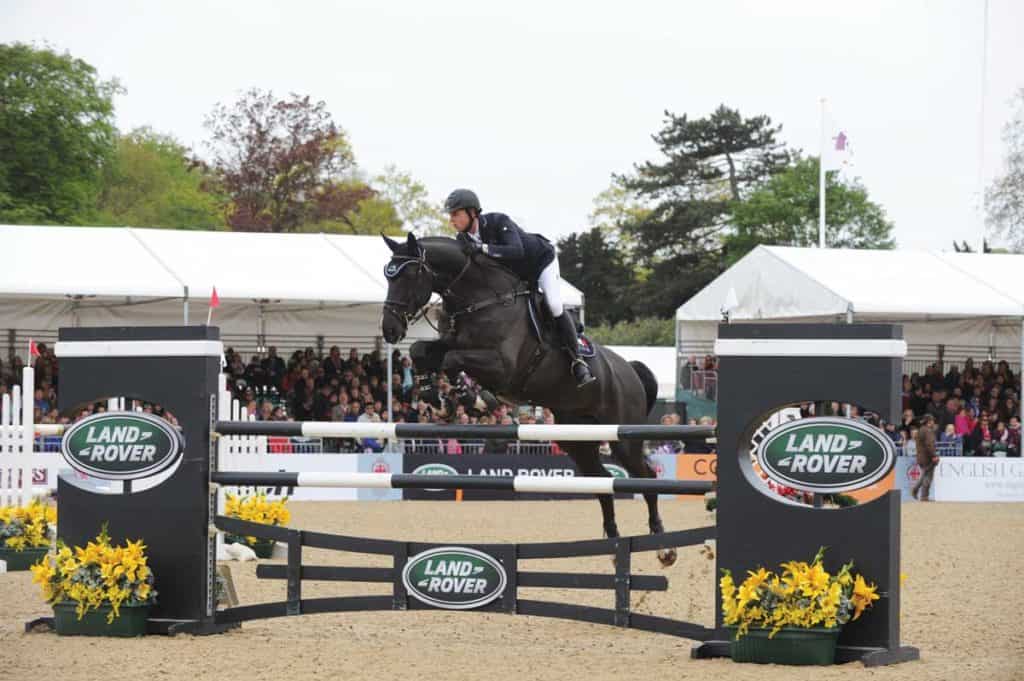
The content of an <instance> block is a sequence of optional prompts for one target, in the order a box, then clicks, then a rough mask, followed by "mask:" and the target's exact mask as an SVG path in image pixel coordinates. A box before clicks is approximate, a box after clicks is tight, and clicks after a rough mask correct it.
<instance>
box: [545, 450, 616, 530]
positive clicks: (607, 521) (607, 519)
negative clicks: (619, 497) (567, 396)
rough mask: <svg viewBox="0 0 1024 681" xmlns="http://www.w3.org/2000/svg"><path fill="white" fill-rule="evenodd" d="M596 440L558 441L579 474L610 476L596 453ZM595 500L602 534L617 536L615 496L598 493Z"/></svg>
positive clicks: (596, 476)
mask: <svg viewBox="0 0 1024 681" xmlns="http://www.w3.org/2000/svg"><path fill="white" fill-rule="evenodd" d="M597 445H598V443H596V442H564V443H563V442H559V443H558V446H559V447H561V448H562V449H564V450H565V451H566V453H567V454H569V456H570V457H572V460H573V462H575V464H576V469H577V470H578V471H579V472H580V475H584V476H587V477H595V478H598V477H611V473H609V472H608V469H607V468H605V467H604V466H603V465H601V459H600V457H599V456H598V453H597ZM597 501H598V502H599V503H600V504H601V517H602V519H603V521H604V535H605V536H606V537H609V538H614V537H618V536H619V527H618V525H617V524H616V523H615V498H614V495H612V494H598V495H597Z"/></svg>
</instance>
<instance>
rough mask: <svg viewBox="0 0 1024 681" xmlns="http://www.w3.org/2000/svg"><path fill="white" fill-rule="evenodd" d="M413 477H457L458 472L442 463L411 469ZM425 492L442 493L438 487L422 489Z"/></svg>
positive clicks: (427, 464) (426, 464)
mask: <svg viewBox="0 0 1024 681" xmlns="http://www.w3.org/2000/svg"><path fill="white" fill-rule="evenodd" d="M412 474H413V475H458V474H459V472H458V471H457V470H455V469H454V468H452V467H451V466H449V465H448V464H444V463H425V464H423V465H422V466H418V467H416V468H414V469H413V471H412ZM424 491H426V492H443V491H444V490H443V489H441V488H440V487H430V488H424Z"/></svg>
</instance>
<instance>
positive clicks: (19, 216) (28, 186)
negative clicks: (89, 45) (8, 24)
mask: <svg viewBox="0 0 1024 681" xmlns="http://www.w3.org/2000/svg"><path fill="white" fill-rule="evenodd" d="M121 91H122V90H121V88H120V86H119V84H118V83H117V81H116V80H106V81H104V80H100V78H99V77H98V76H97V73H96V69H95V68H93V67H92V66H91V65H89V64H88V63H86V62H84V61H82V60H81V59H75V58H74V57H72V56H71V55H70V54H67V53H64V54H57V53H56V52H54V51H53V50H51V49H46V48H43V49H39V48H35V47H32V46H29V45H24V44H21V43H13V44H0V221H3V222H14V223H22V224H24V223H55V224H71V223H75V222H80V221H85V220H89V219H90V218H91V217H92V210H93V207H94V206H95V205H96V196H97V194H98V191H99V185H100V174H101V171H102V168H103V166H104V164H105V163H106V162H107V161H108V160H109V159H110V157H111V156H112V155H113V153H114V142H115V138H116V130H115V128H114V104H113V97H114V95H115V94H117V93H119V92H121Z"/></svg>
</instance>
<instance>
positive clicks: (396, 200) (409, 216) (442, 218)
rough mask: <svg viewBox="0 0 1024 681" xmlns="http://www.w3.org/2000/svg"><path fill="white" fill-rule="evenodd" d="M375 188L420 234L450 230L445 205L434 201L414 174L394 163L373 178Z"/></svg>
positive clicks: (401, 217) (408, 224)
mask: <svg viewBox="0 0 1024 681" xmlns="http://www.w3.org/2000/svg"><path fill="white" fill-rule="evenodd" d="M373 187H374V189H376V190H377V192H378V195H379V196H380V198H381V199H383V200H385V201H388V202H390V203H391V205H392V206H394V209H395V213H396V214H397V216H398V219H399V220H400V221H401V225H402V226H403V227H404V228H405V229H406V230H408V231H410V232H415V233H416V235H417V236H428V235H432V234H434V235H436V234H447V233H448V216H447V215H445V213H444V211H443V210H442V207H441V206H439V205H437V204H434V203H431V202H430V199H429V198H428V195H427V188H426V186H425V185H424V184H423V183H422V182H418V181H417V180H415V179H413V177H412V175H411V174H410V173H407V172H404V171H401V170H399V169H398V168H397V167H395V166H393V165H391V166H387V167H386V168H385V169H384V172H383V173H381V174H380V175H377V176H376V177H374V178H373Z"/></svg>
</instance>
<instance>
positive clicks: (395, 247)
mask: <svg viewBox="0 0 1024 681" xmlns="http://www.w3.org/2000/svg"><path fill="white" fill-rule="evenodd" d="M381 237H383V238H384V243H386V244H387V245H388V248H390V249H391V252H392V253H398V249H400V248H401V247H402V244H400V243H398V242H397V241H395V240H394V239H392V238H391V237H389V236H388V235H386V234H381Z"/></svg>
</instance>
